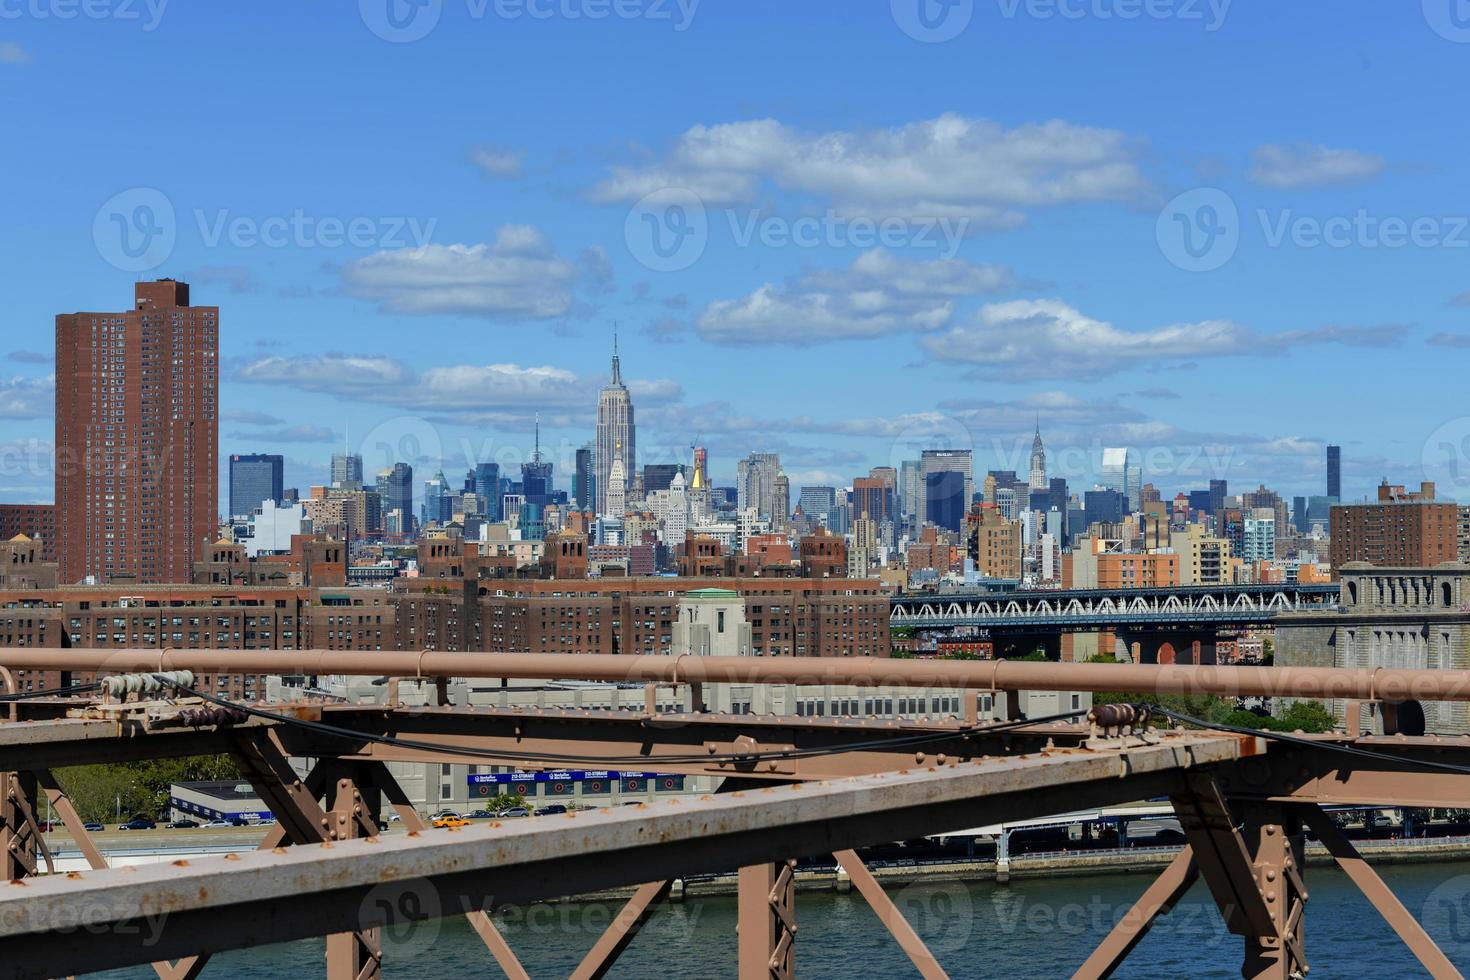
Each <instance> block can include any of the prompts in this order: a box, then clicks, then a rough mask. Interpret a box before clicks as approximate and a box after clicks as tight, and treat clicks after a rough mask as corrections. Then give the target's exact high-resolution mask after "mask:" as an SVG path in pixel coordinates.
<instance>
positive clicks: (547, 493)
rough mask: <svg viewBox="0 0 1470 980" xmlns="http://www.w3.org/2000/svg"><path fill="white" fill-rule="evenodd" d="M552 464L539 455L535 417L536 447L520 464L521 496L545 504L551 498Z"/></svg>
mask: <svg viewBox="0 0 1470 980" xmlns="http://www.w3.org/2000/svg"><path fill="white" fill-rule="evenodd" d="M552 467H553V464H551V463H548V462H547V461H546V459H545V458H544V457H543V456H542V455H541V419H540V417H539V416H538V417H537V419H536V448H535V449H534V450H533V451H532V453H531V458H530V460H529V461H528V462H525V463H522V464H521V496H523V497H525V498H526V500H527V501H529V502H533V503H537V504H540V505H541V506H543V507H544V506H545V505H546V504H548V503H550V502H551V500H550V498H551V485H552V481H553V479H554V476H553V469H552Z"/></svg>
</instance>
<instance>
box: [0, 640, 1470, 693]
mask: <svg viewBox="0 0 1470 980" xmlns="http://www.w3.org/2000/svg"><path fill="white" fill-rule="evenodd" d="M0 666H5V667H9V668H26V669H36V670H60V669H73V670H91V671H99V670H104V671H118V672H145V671H166V670H192V671H194V672H196V673H202V674H219V673H225V674H241V673H250V674H328V675H332V674H356V675H360V676H378V677H381V676H392V677H501V678H524V679H531V680H589V681H615V682H630V683H661V684H691V683H692V684H818V685H820V684H862V685H886V686H892V687H916V688H924V687H950V688H965V689H969V690H989V691H1019V690H1027V691H1139V692H1146V693H1154V694H1214V695H1221V696H1226V697H1296V698H1319V699H1325V698H1353V699H1357V700H1364V701H1409V700H1414V701H1470V671H1465V670H1400V669H1388V668H1379V669H1377V670H1367V669H1349V668H1340V667H1223V666H1202V665H1194V664H1188V665H1186V664H1168V665H1164V664H1093V663H1085V664H1076V663H1037V662H1032V661H1023V660H989V661H954V660H891V659H888V658H883V657H699V656H662V655H654V654H649V655H638V656H621V655H617V654H577V655H574V656H571V655H567V654H546V653H495V652H486V653H439V652H432V651H425V652H421V653H406V652H388V651H383V652H377V653H349V652H342V651H326V650H298V651H270V650H168V651H161V650H110V651H108V650H101V651H98V650H80V649H71V650H43V649H38V648H34V647H25V648H17V649H13V650H3V651H0Z"/></svg>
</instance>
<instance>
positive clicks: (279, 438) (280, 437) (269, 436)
mask: <svg viewBox="0 0 1470 980" xmlns="http://www.w3.org/2000/svg"><path fill="white" fill-rule="evenodd" d="M230 438H231V439H246V440H250V441H252V442H256V443H259V444H261V445H273V444H275V443H278V442H315V443H323V442H336V441H337V439H338V436H337V433H335V432H333V431H332V430H331V429H328V428H325V427H324V426H320V425H312V424H311V423H303V424H301V425H291V426H285V427H283V428H279V429H267V430H262V431H259V432H231V433H230Z"/></svg>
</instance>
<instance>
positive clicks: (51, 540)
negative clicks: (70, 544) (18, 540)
mask: <svg viewBox="0 0 1470 980" xmlns="http://www.w3.org/2000/svg"><path fill="white" fill-rule="evenodd" d="M21 535H24V536H25V537H28V538H34V539H35V540H37V541H40V542H41V560H42V561H47V562H53V561H55V560H56V506H55V505H54V504H0V541H9V540H10V539H11V538H14V537H18V536H21Z"/></svg>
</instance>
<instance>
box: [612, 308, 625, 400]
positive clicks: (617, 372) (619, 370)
mask: <svg viewBox="0 0 1470 980" xmlns="http://www.w3.org/2000/svg"><path fill="white" fill-rule="evenodd" d="M620 326H622V321H621V320H614V321H613V358H612V383H613V384H615V385H620V384H622V383H623V363H622V359H621V358H619V357H618V327H620Z"/></svg>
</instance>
